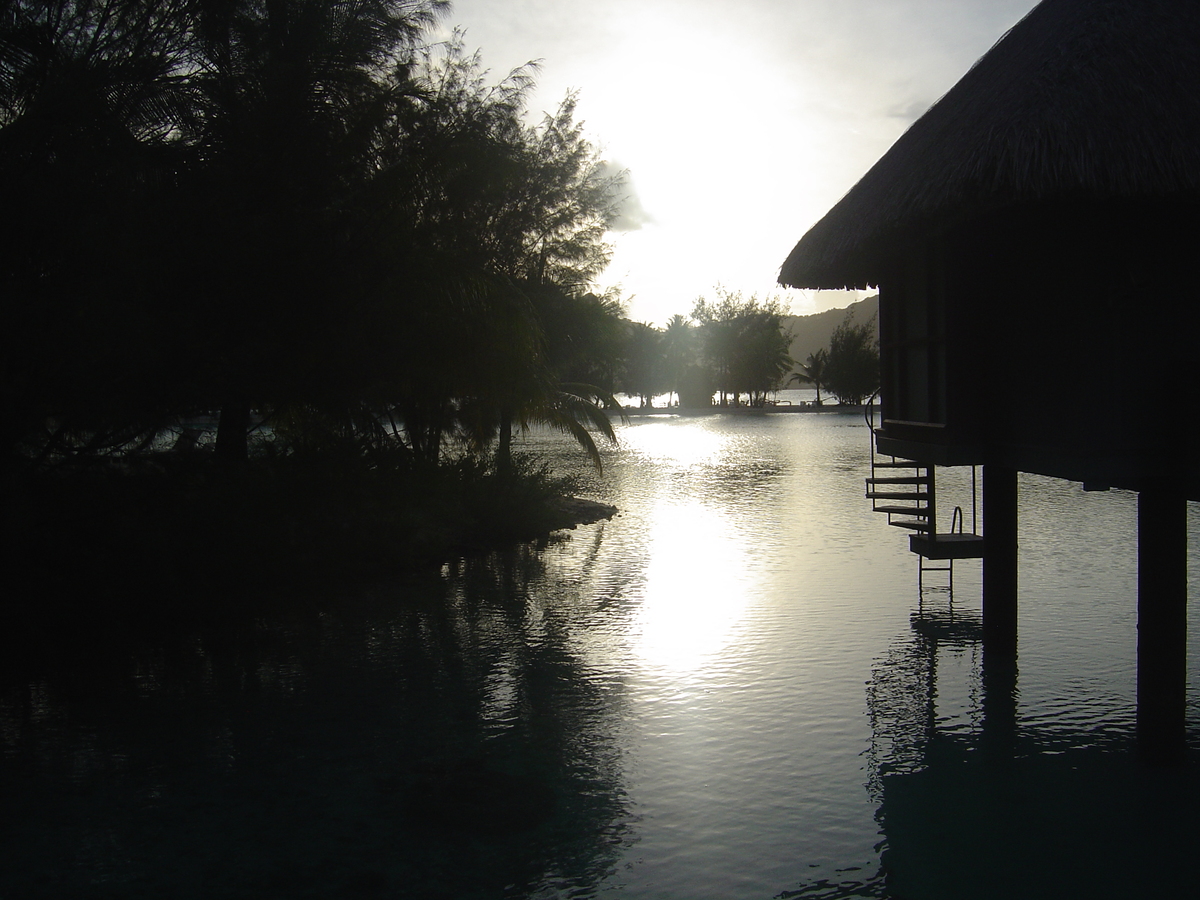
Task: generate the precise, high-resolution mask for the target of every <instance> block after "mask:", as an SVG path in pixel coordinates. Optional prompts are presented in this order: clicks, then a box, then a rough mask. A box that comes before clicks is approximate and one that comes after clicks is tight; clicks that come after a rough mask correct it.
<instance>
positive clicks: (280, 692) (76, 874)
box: [0, 413, 1200, 900]
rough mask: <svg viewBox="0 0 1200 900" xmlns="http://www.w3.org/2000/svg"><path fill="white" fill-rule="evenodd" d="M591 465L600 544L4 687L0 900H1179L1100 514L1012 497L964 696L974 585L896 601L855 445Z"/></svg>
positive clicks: (74, 664)
mask: <svg viewBox="0 0 1200 900" xmlns="http://www.w3.org/2000/svg"><path fill="white" fill-rule="evenodd" d="M621 437H622V447H621V449H619V450H616V451H613V452H611V453H610V454H609V455H608V457H607V459H608V466H607V470H606V474H605V476H604V478H603V479H595V478H594V477H592V476H588V475H586V473H585V474H584V476H583V478H584V483H583V485H582V490H581V493H584V494H585V495H588V496H593V497H596V498H597V499H602V500H607V501H610V502H613V503H616V504H617V505H618V506H620V507H621V509H622V513H621V515H620V516H619V517H617V518H615V519H613V520H612V521H609V522H604V523H599V524H597V525H593V526H587V527H582V528H579V529H577V530H575V531H573V532H570V533H569V534H568V536H567V537H566V538H565V539H564V540H563V541H561V542H558V543H555V544H552V545H551V546H549V547H548V548H546V549H544V550H540V551H538V550H526V551H523V552H520V553H514V554H509V555H503V556H494V557H490V558H487V559H475V560H468V561H463V562H460V563H457V564H455V565H452V566H447V567H446V568H445V569H444V570H443V571H442V572H440V573H431V574H429V575H425V576H421V577H414V578H407V579H400V580H397V581H395V582H394V583H391V584H386V585H381V586H379V587H378V588H377V589H376V590H374V591H371V592H369V593H368V594H366V595H357V596H347V595H343V594H337V593H330V594H321V593H317V592H311V593H309V594H306V595H304V596H299V597H297V598H296V601H297V603H296V611H295V612H294V613H293V614H289V615H287V616H280V617H278V618H273V619H270V620H258V621H256V622H253V623H251V624H249V625H246V626H245V627H240V628H236V629H234V628H216V627H214V628H212V629H208V630H205V631H203V632H197V633H193V634H181V635H180V634H177V635H172V636H170V637H161V636H160V637H154V636H138V637H134V636H130V637H127V638H123V637H122V636H121V635H120V633H119V632H115V633H113V634H103V635H97V636H96V638H95V640H84V641H78V640H73V641H71V642H69V643H66V642H64V644H63V645H62V646H60V647H58V648H57V650H56V651H55V652H53V653H49V654H43V653H39V654H32V655H31V656H29V657H28V658H23V659H22V660H21V661H20V662H19V663H12V662H11V661H10V662H9V663H8V664H7V665H6V666H5V667H4V675H3V681H2V682H0V752H2V754H3V756H2V763H3V769H2V772H0V803H2V808H3V819H2V824H0V898H3V900H9V898H27V897H28V898H43V897H44V898H75V897H81V898H82V897H87V898H92V897H96V898H99V897H112V898H118V897H120V898H125V897H129V898H149V897H155V898H158V897H164V898H165V897H170V898H222V897H236V898H290V897H322V898H343V897H344V898H377V897H378V898H383V897H403V898H455V900H457V898H463V900H474V898H480V900H483V898H527V897H528V898H565V897H606V896H613V897H626V898H680V900H685V898H686V900H690V898H771V897H803V898H837V897H887V896H892V897H896V898H909V900H920V898H964V897H971V898H991V897H995V898H1006V900H1007V898H1015V897H1021V898H1038V897H1046V898H1064V897H1087V898H1105V897H1138V898H1141V897H1193V896H1198V895H1200V877H1198V876H1197V872H1196V866H1195V861H1194V860H1195V855H1194V846H1195V843H1196V839H1197V837H1198V836H1200V828H1198V826H1197V813H1198V811H1200V777H1198V772H1200V706H1198V704H1197V696H1196V693H1195V692H1194V691H1193V692H1191V693H1190V694H1189V701H1190V702H1189V736H1190V743H1191V750H1190V751H1189V752H1190V759H1189V762H1188V765H1187V766H1185V767H1184V768H1181V769H1173V770H1154V769H1147V768H1144V767H1142V766H1141V765H1139V764H1138V762H1137V758H1136V755H1135V753H1134V746H1133V726H1134V662H1135V654H1134V651H1135V643H1136V620H1135V602H1134V594H1135V580H1136V566H1135V563H1136V559H1135V525H1136V498H1135V497H1134V496H1132V495H1129V494H1123V493H1120V492H1112V493H1107V494H1085V493H1083V492H1082V491H1081V490H1080V488H1079V486H1078V485H1072V484H1067V483H1062V482H1056V481H1052V480H1049V479H1043V478H1037V477H1032V476H1022V478H1021V482H1020V490H1021V500H1020V516H1021V567H1022V569H1021V585H1022V587H1021V637H1020V657H1019V671H1018V672H1017V673H1011V672H1009V673H1007V674H1006V673H1005V672H1004V671H1003V670H1001V671H1000V672H999V674H997V672H996V671H995V669H994V668H989V670H988V678H987V679H985V678H984V666H983V659H982V649H981V645H980V618H979V607H980V602H979V595H980V590H979V564H978V563H974V562H966V563H960V564H958V566H957V568H956V571H955V592H954V595H953V597H951V596H950V595H949V593H948V592H947V591H946V590H945V585H946V576H945V575H944V574H942V573H932V574H927V575H926V590H925V592H924V593H923V594H922V593H920V592H919V591H918V588H917V560H916V558H915V557H913V556H911V555H910V554H909V553H908V552H907V550H906V546H907V541H906V538H905V536H904V533H902V532H900V531H899V530H898V529H895V528H889V527H888V526H887V525H886V523H885V522H884V521H883V519H882V517H880V516H874V515H872V514H871V512H870V511H869V509H868V504H867V502H866V501H864V500H863V499H862V493H863V482H862V478H863V477H864V475H865V474H866V467H867V456H868V444H867V430H866V427H865V425H864V423H863V421H862V419H861V418H859V417H858V416H854V415H840V414H836V413H821V414H796V415H776V416H769V417H766V416H763V417H727V416H712V417H706V418H697V419H686V418H672V417H661V418H660V417H655V418H640V419H636V420H634V421H633V422H632V423H631V424H629V425H627V426H625V427H623V428H622V429H621ZM535 442H536V443H537V444H538V445H539V446H541V447H543V448H548V449H549V451H550V453H551V454H552V455H553V456H556V457H559V458H561V459H562V460H564V461H565V463H566V464H567V465H571V466H574V465H576V462H575V460H576V458H577V457H576V455H575V454H574V452H573V451H571V449H570V447H569V446H568V445H567V444H566V443H565V442H564V441H562V440H560V439H558V438H557V437H554V436H551V437H546V436H541V437H539V438H537V439H536V441H535ZM939 488H940V489H941V490H942V491H943V496H945V493H946V492H948V493H949V494H950V495H952V496H953V497H954V498H955V502H959V503H963V504H964V505H967V506H968V507H969V502H970V491H969V472H963V471H958V470H953V471H951V472H949V473H947V476H946V479H945V480H944V481H943V482H942V483H941V484H940V485H939ZM1189 512H1190V513H1191V522H1192V531H1193V534H1195V535H1200V528H1198V527H1197V526H1200V515H1198V513H1200V510H1197V509H1195V508H1193V509H1190V510H1189ZM1189 546H1190V547H1191V548H1192V556H1193V559H1200V556H1198V555H1197V552H1196V547H1197V542H1196V539H1193V540H1192V541H1191V543H1190V545H1189ZM1192 571H1193V573H1196V574H1200V567H1196V566H1193V567H1192ZM197 577H203V575H202V574H201V573H198V575H197ZM173 588H174V586H172V585H162V584H149V585H140V584H136V583H131V584H130V585H129V586H128V589H129V590H141V591H149V592H154V593H155V594H160V595H161V596H162V598H163V602H164V603H168V602H177V600H176V597H177V592H176V591H174V590H173ZM1192 594H1193V596H1195V595H1196V589H1195V586H1194V589H1193V592H1192ZM1192 618H1193V620H1194V619H1195V618H1196V617H1195V616H1193V617H1192ZM1197 632H1198V629H1197V628H1196V627H1195V626H1194V625H1193V627H1192V635H1191V643H1190V647H1191V652H1190V665H1189V677H1190V678H1191V679H1192V681H1193V684H1194V682H1195V678H1196V675H1197V673H1198V672H1200V634H1198V633H1197ZM64 640H65V639H64ZM985 709H986V712H987V715H986V716H985Z"/></svg>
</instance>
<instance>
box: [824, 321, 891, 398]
mask: <svg viewBox="0 0 1200 900" xmlns="http://www.w3.org/2000/svg"><path fill="white" fill-rule="evenodd" d="M823 368H824V373H825V377H824V381H823V383H824V385H825V387H826V388H827V389H828V390H829V391H830V392H831V393H832V394H833V395H834V396H835V397H837V398H838V401H839V402H840V403H847V404H854V405H857V404H860V403H863V402H864V401H866V400H867V398H868V397H870V396H871V395H873V394H874V393H875V392H876V391H878V390H879V342H878V340H877V339H876V337H875V317H874V316H872V317H871V318H870V319H869V320H868V321H866V322H862V323H860V324H856V323H855V322H854V313H853V312H849V313H847V314H846V318H845V319H843V320H842V323H841V324H840V325H838V327H837V328H836V329H834V332H833V336H832V337H831V338H830V339H829V353H828V355H827V358H826V360H825V364H824V367H823Z"/></svg>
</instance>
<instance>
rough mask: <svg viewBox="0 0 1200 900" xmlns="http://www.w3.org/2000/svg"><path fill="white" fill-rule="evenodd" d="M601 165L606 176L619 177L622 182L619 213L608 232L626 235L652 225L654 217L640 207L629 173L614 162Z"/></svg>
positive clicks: (635, 188) (639, 199)
mask: <svg viewBox="0 0 1200 900" xmlns="http://www.w3.org/2000/svg"><path fill="white" fill-rule="evenodd" d="M603 165H604V169H605V173H604V174H605V175H606V176H613V175H619V176H621V178H622V182H623V183H622V185H621V189H620V193H619V195H618V196H619V197H620V205H621V211H620V213H618V215H617V218H616V220H615V221H614V222H613V224H612V227H611V228H610V231H614V232H617V233H618V234H626V233H628V232H630V231H640V230H641V229H642V228H644V227H645V226H647V225H652V224H654V217H653V216H651V215H650V213H648V212H647V211H646V208H645V207H644V206H643V205H642V199H641V197H640V196H638V192H637V187H636V186H635V185H634V183H633V176H632V175H631V174H630V173H629V171H628V170H627V169H625V168H624V167H623V166H621V165H620V164H619V163H616V162H610V161H605V162H604V163H603Z"/></svg>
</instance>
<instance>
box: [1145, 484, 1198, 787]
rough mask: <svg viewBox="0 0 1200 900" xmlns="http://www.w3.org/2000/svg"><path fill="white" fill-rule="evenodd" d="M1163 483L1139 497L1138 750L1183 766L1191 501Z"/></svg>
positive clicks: (1148, 756)
mask: <svg viewBox="0 0 1200 900" xmlns="http://www.w3.org/2000/svg"><path fill="white" fill-rule="evenodd" d="M1171 488H1172V486H1171V485H1170V484H1169V483H1167V482H1166V480H1165V479H1163V480H1158V479H1156V480H1154V481H1152V482H1150V483H1148V484H1145V485H1143V487H1142V490H1141V491H1140V492H1139V493H1138V639H1137V736H1138V749H1139V751H1140V752H1141V753H1142V754H1143V755H1144V756H1145V757H1146V758H1147V759H1148V760H1150V761H1153V762H1166V763H1170V762H1177V761H1181V760H1182V759H1183V757H1184V754H1185V751H1186V735H1185V723H1186V715H1187V501H1186V500H1185V499H1184V497H1183V495H1182V494H1180V493H1179V492H1178V490H1172V489H1171Z"/></svg>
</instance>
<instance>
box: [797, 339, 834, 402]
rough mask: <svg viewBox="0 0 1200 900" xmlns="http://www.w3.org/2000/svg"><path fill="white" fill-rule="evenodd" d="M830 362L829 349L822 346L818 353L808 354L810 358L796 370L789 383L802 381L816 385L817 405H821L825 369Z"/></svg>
mask: <svg viewBox="0 0 1200 900" xmlns="http://www.w3.org/2000/svg"><path fill="white" fill-rule="evenodd" d="M828 364H829V351H828V350H826V349H824V348H822V349H820V350H818V351H817V352H816V353H810V354H808V359H807V360H805V362H804V365H802V366H801V367H800V368H799V369H798V370H797V371H796V372H793V373H792V377H791V378H789V379H788V384H791V383H793V382H802V383H804V384H811V385H814V386H815V387H816V389H817V400H816V403H817V406H820V405H821V385H822V384H824V383H825V371H826V367H827V366H828Z"/></svg>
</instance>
